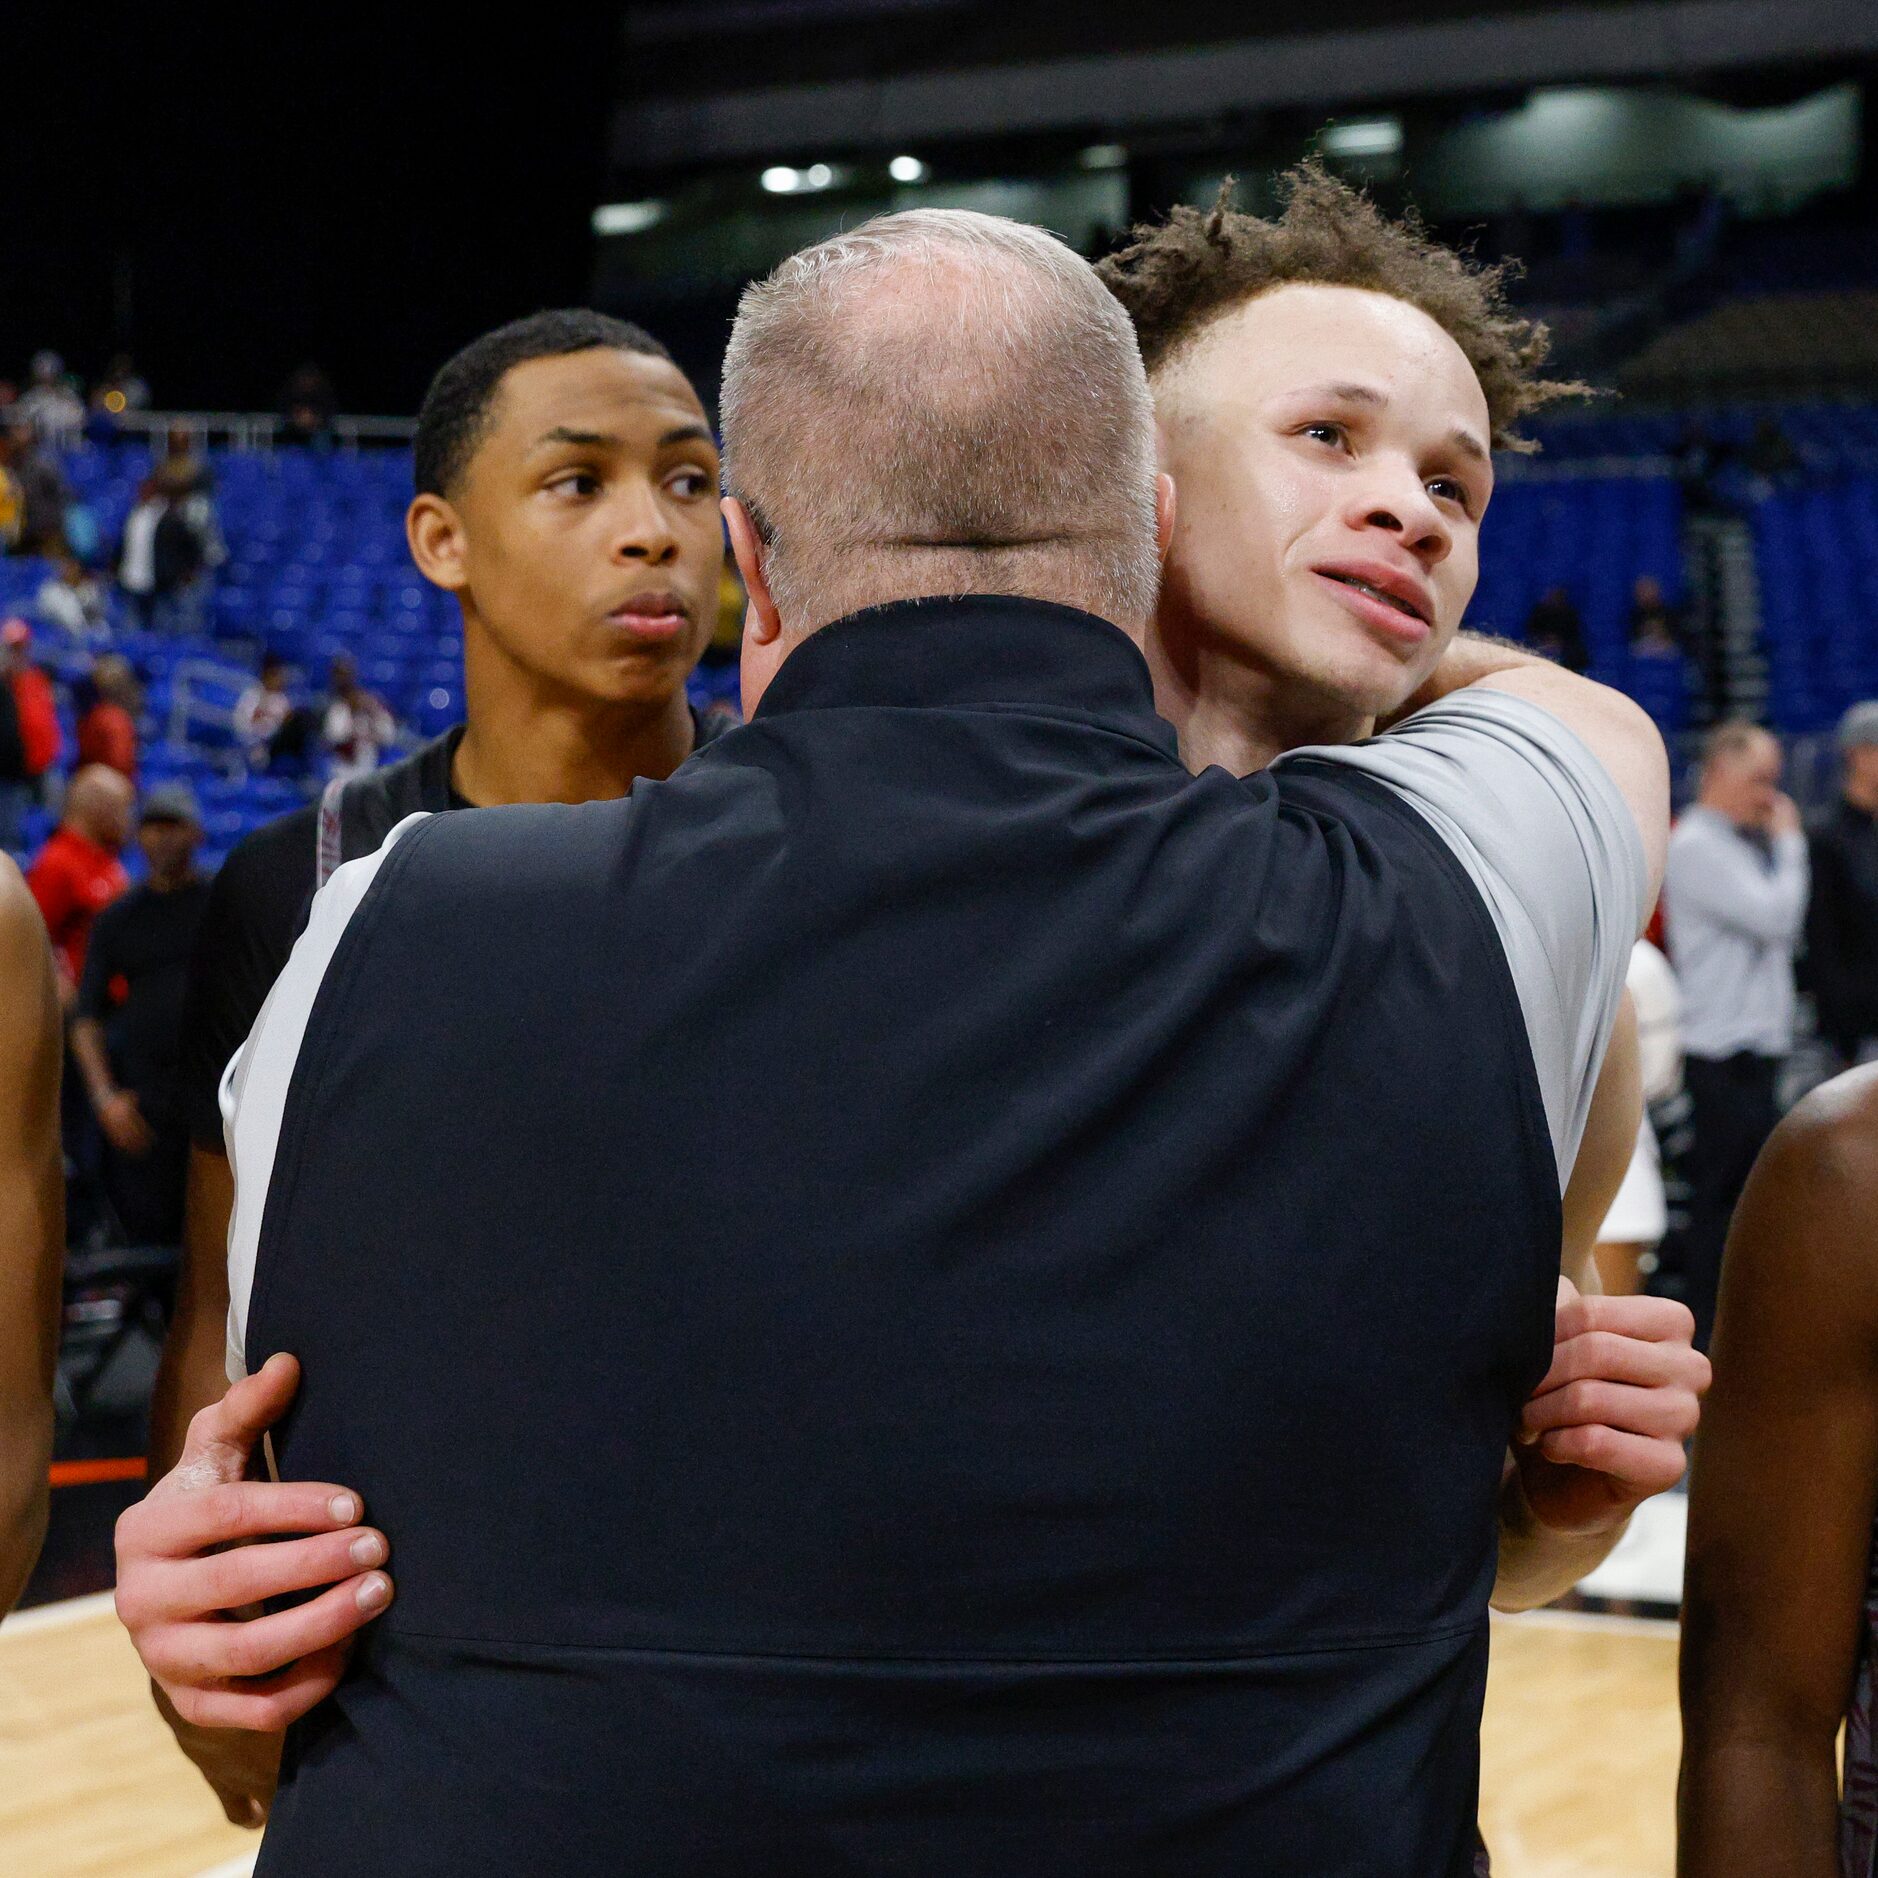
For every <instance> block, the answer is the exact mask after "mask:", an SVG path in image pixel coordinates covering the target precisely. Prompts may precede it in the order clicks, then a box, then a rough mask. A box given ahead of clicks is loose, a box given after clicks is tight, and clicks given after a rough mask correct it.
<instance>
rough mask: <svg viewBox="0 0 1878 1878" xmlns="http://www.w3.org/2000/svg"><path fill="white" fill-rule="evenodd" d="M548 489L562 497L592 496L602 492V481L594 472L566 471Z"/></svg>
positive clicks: (582, 470) (581, 470)
mask: <svg viewBox="0 0 1878 1878" xmlns="http://www.w3.org/2000/svg"><path fill="white" fill-rule="evenodd" d="M548 487H549V488H550V489H552V490H555V491H556V492H557V493H559V494H561V495H568V496H592V495H598V494H599V492H600V479H599V477H598V476H596V475H595V474H594V473H593V471H592V470H584V469H577V470H566V471H563V472H562V474H560V475H559V476H557V477H555V478H554V480H553V481H552V482H550V483H549V484H548Z"/></svg>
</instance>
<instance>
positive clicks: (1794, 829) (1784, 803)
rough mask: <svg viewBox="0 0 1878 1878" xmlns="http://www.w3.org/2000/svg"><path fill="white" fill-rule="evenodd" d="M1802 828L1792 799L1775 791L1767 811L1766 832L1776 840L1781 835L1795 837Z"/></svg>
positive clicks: (1796, 807) (1797, 810)
mask: <svg viewBox="0 0 1878 1878" xmlns="http://www.w3.org/2000/svg"><path fill="white" fill-rule="evenodd" d="M1804 827H1805V823H1803V822H1802V821H1801V820H1800V810H1799V807H1798V805H1797V804H1796V803H1795V802H1794V800H1793V798H1792V797H1791V796H1788V795H1781V794H1780V793H1779V792H1778V791H1776V792H1775V795H1774V800H1773V805H1772V807H1770V808H1769V809H1768V811H1767V832H1768V833H1769V834H1770V835H1772V836H1774V837H1775V838H1776V839H1778V838H1779V837H1780V836H1782V835H1797V834H1799V833H1800V832H1801V831H1802V830H1803V829H1804Z"/></svg>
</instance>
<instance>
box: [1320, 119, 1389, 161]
mask: <svg viewBox="0 0 1878 1878" xmlns="http://www.w3.org/2000/svg"><path fill="white" fill-rule="evenodd" d="M1317 144H1318V148H1319V149H1321V150H1322V151H1323V153H1324V154H1325V156H1337V157H1354V156H1394V155H1395V154H1396V153H1397V151H1399V150H1400V149H1401V148H1402V120H1401V119H1400V118H1397V117H1364V118H1354V119H1352V120H1351V121H1350V122H1349V123H1347V124H1329V125H1326V126H1325V127H1324V129H1323V130H1322V131H1321V132H1320V133H1319V134H1318V138H1317Z"/></svg>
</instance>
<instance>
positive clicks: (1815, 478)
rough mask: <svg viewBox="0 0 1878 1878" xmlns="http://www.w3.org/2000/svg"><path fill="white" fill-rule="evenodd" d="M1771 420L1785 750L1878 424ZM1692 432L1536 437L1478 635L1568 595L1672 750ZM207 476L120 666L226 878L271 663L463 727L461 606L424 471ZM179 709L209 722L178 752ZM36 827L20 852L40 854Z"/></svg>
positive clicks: (383, 459) (149, 749)
mask: <svg viewBox="0 0 1878 1878" xmlns="http://www.w3.org/2000/svg"><path fill="white" fill-rule="evenodd" d="M1769 414H1773V415H1775V416H1777V418H1778V421H1779V422H1780V424H1781V427H1782V430H1783V433H1784V435H1785V436H1786V437H1787V438H1788V440H1789V441H1790V442H1791V444H1792V445H1793V446H1794V449H1795V451H1796V452H1797V453H1798V455H1799V457H1800V459H1801V462H1802V464H1803V465H1804V467H1803V469H1802V470H1800V471H1798V472H1796V473H1795V474H1794V476H1793V477H1792V478H1790V479H1788V480H1787V481H1786V482H1785V483H1784V484H1783V486H1782V487H1780V488H1779V489H1777V490H1774V491H1772V492H1769V491H1768V490H1766V489H1764V488H1763V489H1760V490H1757V491H1750V492H1749V496H1748V498H1747V499H1746V501H1745V503H1744V504H1738V507H1741V508H1742V509H1743V511H1744V512H1745V513H1746V514H1747V515H1748V516H1749V517H1750V519H1751V524H1752V534H1753V541H1754V546H1755V549H1756V553H1757V557H1758V562H1759V574H1760V585H1761V592H1762V612H1763V634H1764V640H1765V646H1764V650H1765V653H1766V657H1767V662H1768V677H1769V709H1770V713H1771V715H1772V718H1773V721H1774V723H1775V725H1776V727H1777V728H1779V729H1781V730H1784V731H1789V732H1793V733H1800V734H1804V733H1810V732H1814V731H1818V730H1820V729H1821V728H1823V727H1824V726H1825V725H1827V724H1828V723H1830V721H1831V719H1832V718H1833V717H1834V716H1835V715H1836V713H1837V712H1838V711H1839V710H1841V709H1842V708H1843V707H1844V705H1845V704H1846V703H1848V702H1850V701H1851V700H1852V699H1853V698H1855V697H1859V696H1867V697H1869V696H1873V695H1878V407H1862V406H1848V405H1816V406H1805V405H1801V406H1795V405H1787V406H1782V407H1778V409H1776V408H1775V407H1768V406H1753V405H1737V406H1730V407H1724V408H1719V409H1711V410H1708V411H1704V412H1702V413H1700V423H1701V426H1702V430H1703V432H1704V434H1705V436H1706V437H1707V438H1708V439H1709V441H1710V442H1711V443H1714V444H1718V445H1722V446H1725V447H1727V448H1731V449H1737V450H1738V449H1740V448H1741V447H1742V446H1744V445H1746V443H1747V442H1748V440H1749V439H1750V438H1751V437H1752V435H1753V433H1754V428H1755V426H1756V424H1757V423H1758V422H1760V421H1761V420H1762V419H1764V418H1765V417H1766V416H1768V415H1769ZM1690 424H1691V418H1690V417H1689V416H1688V415H1686V414H1682V415H1679V414H1677V413H1673V412H1670V413H1635V412H1632V413H1625V412H1623V411H1621V410H1620V409H1618V408H1611V409H1605V410H1597V411H1593V412H1592V413H1590V414H1588V415H1571V416H1562V417H1557V418H1552V419H1549V420H1543V421H1540V422H1538V423H1536V424H1534V425H1533V426H1532V429H1533V431H1534V434H1535V435H1536V436H1537V437H1538V438H1539V439H1540V441H1541V442H1542V443H1543V445H1544V449H1543V451H1542V453H1541V454H1540V455H1539V456H1538V457H1537V458H1534V459H1531V462H1530V466H1529V465H1528V464H1526V463H1518V464H1510V463H1509V464H1506V465H1505V466H1504V468H1503V473H1502V479H1501V483H1500V487H1499V489H1498V491H1497V493H1496V495H1495V497H1494V502H1493V511H1492V517H1491V521H1490V523H1489V525H1488V527H1487V530H1486V535H1485V544H1484V545H1485V552H1484V555H1483V566H1482V570H1481V581H1480V589H1479V594H1478V597H1477V599H1476V602H1475V605H1474V608H1473V611H1472V614H1471V615H1470V623H1472V624H1476V625H1480V626H1483V627H1486V628H1489V629H1491V630H1494V631H1498V632H1502V633H1506V634H1510V635H1515V636H1516V635H1517V634H1518V633H1519V631H1520V629H1521V627H1522V625H1523V622H1524V620H1525V617H1526V614H1527V612H1528V611H1529V609H1530V608H1531V606H1532V604H1533V602H1534V601H1535V600H1536V599H1538V597H1539V596H1540V594H1542V593H1543V592H1544V591H1545V590H1546V589H1547V588H1549V587H1552V586H1554V585H1563V586H1565V587H1566V588H1567V589H1568V590H1569V591H1570V593H1571V595H1572V597H1573V599H1574V600H1575V601H1576V603H1577V605H1578V607H1579V609H1580V611H1581V613H1582V614H1583V616H1584V620H1585V629H1586V639H1587V643H1588V645H1589V648H1590V650H1591V653H1592V658H1593V667H1592V669H1593V671H1594V673H1595V674H1596V675H1597V676H1599V677H1602V678H1604V679H1606V680H1608V681H1609V682H1611V683H1614V684H1618V685H1621V686H1623V687H1625V688H1626V689H1628V690H1629V691H1631V692H1632V694H1633V695H1635V696H1637V697H1638V698H1639V699H1640V700H1641V701H1642V702H1643V703H1644V704H1645V706H1646V708H1648V709H1649V710H1650V711H1651V713H1652V714H1653V715H1654V716H1655V717H1656V718H1657V719H1658V721H1659V722H1660V723H1661V724H1662V725H1663V727H1664V729H1665V731H1666V732H1668V733H1670V734H1671V736H1672V737H1675V736H1676V735H1677V734H1678V733H1680V732H1683V731H1684V730H1685V729H1686V728H1687V727H1688V726H1689V724H1690V721H1691V698H1690V685H1689V681H1688V676H1687V674H1686V672H1685V670H1684V668H1683V667H1682V665H1681V664H1680V662H1677V661H1668V662H1664V661H1651V660H1635V659H1633V658H1632V657H1631V655H1630V652H1629V649H1628V644H1627V628H1628V620H1629V606H1630V596H1631V589H1632V586H1633V583H1634V582H1635V580H1636V578H1637V577H1638V576H1639V575H1641V574H1650V575H1653V576H1655V578H1656V579H1657V580H1658V581H1660V582H1661V584H1662V586H1663V589H1664V592H1665V594H1666V595H1667V596H1668V597H1669V599H1670V600H1671V601H1672V602H1675V601H1677V600H1678V599H1679V598H1680V597H1681V595H1682V588H1683V580H1684V555H1683V547H1682V542H1683V533H1684V528H1683V524H1684V508H1685V504H1684V485H1683V484H1682V483H1681V482H1680V481H1679V480H1678V476H1677V473H1676V463H1675V458H1676V455H1677V453H1678V451H1679V450H1680V449H1681V448H1682V446H1683V445H1684V444H1685V443H1686V441H1687V438H1688V435H1689V428H1690ZM210 461H211V465H212V467H213V470H214V473H215V479H216V500H217V503H218V506H219V510H220V515H221V521H222V526H223V530H224V533H225V535H226V537H227V541H228V547H229V559H228V562H227V564H226V565H225V566H224V567H223V568H222V569H221V570H220V572H219V575H218V576H217V578H216V580H215V582H214V586H213V591H212V593H211V594H210V596H209V599H208V604H207V606H206V608H205V609H204V618H203V621H202V630H201V631H200V632H199V633H193V634H186V635H185V634H139V633H132V632H129V631H125V632H123V633H122V634H121V635H120V637H119V640H118V645H119V649H121V650H123V651H124V652H125V653H126V654H127V655H128V656H129V657H130V659H131V661H132V663H133V664H134V665H135V666H136V668H137V670H138V672H139V674H140V676H141V677H142V679H143V682H144V685H145V688H146V733H145V755H144V780H145V781H146V782H149V781H154V780H157V779H159V778H163V777H168V776H182V777H186V778H187V779H188V780H189V781H190V782H192V783H193V784H194V786H195V788H196V789H197V791H198V794H199V796H200V798H201V800H202V803H203V806H204V810H205V819H206V822H207V835H208V841H207V858H208V860H209V861H210V862H211V863H213V862H215V861H218V860H219V859H220V858H221V857H222V856H223V855H225V854H226V852H227V850H228V849H229V848H230V847H231V846H232V845H233V844H234V842H235V841H236V840H237V839H239V838H240V836H241V835H242V834H243V833H245V832H246V831H247V830H248V829H250V828H252V827H254V826H255V825H257V824H258V823H260V822H262V821H265V820H267V819H269V818H270V817H271V816H274V815H276V814H279V813H280V812H281V811H282V810H283V809H285V808H288V807H291V806H293V805H295V804H296V803H298V802H300V801H302V800H304V799H305V795H306V786H305V785H303V784H300V783H297V782H293V781H286V780H281V779H278V778H265V777H255V776H251V775H250V774H248V772H247V771H246V769H245V767H244V766H243V765H242V764H241V762H240V761H239V760H238V758H237V756H236V753H235V751H234V749H233V747H232V738H231V735H230V733H229V730H228V728H227V725H226V722H225V713H226V711H227V709H228V708H229V707H232V704H233V701H234V698H235V696H236V694H237V692H238V691H239V689H240V687H241V685H242V684H243V683H244V682H245V681H246V676H247V674H248V673H250V672H251V671H252V670H253V668H254V665H255V663H256V661H257V659H258V656H259V653H260V651H261V649H262V648H263V647H264V646H265V647H272V648H275V649H278V650H279V651H281V652H282V653H284V654H285V655H286V657H287V658H288V659H289V660H291V661H292V662H293V663H294V664H295V665H296V666H298V667H299V669H300V672H301V674H302V676H303V679H304V682H305V684H306V685H307V686H308V687H310V688H313V689H317V688H318V687H319V686H320V685H321V684H322V682H323V680H324V676H325V672H326V667H327V663H328V661H329V660H330V659H331V658H332V657H333V656H334V654H336V653H339V652H348V653H350V654H352V655H353V657H355V658H356V659H357V661H358V664H359V669H360V674H361V676H362V678H363V679H364V682H365V683H366V684H367V685H368V686H369V687H371V688H372V689H373V690H375V691H377V692H378V693H379V694H380V695H381V696H383V697H384V698H385V700H386V701H387V703H388V704H390V706H391V707H392V709H393V710H394V711H395V712H396V713H397V714H398V716H399V718H400V720H401V721H402V722H403V723H404V724H405V725H406V726H407V727H408V728H409V731H410V733H411V735H412V737H413V738H416V737H421V736H425V735H429V734H433V733H434V732H435V731H436V730H438V729H440V728H442V727H443V726H445V725H447V724H450V723H452V722H454V721H456V719H457V717H458V716H459V715H460V712H461V708H462V640H461V627H460V621H459V619H458V616H457V611H456V606H455V603H454V601H452V600H451V599H450V598H449V597H448V596H447V595H445V594H442V593H440V592H438V591H437V590H436V589H434V588H432V587H430V586H429V585H428V584H427V583H426V582H425V581H423V580H422V579H421V578H420V577H419V576H418V574H417V573H416V571H415V569H414V568H413V567H412V566H411V564H410V560H409V556H408V554H407V552H406V549H405V544H404V531H403V519H402V518H403V510H404V506H405V503H406V501H407V499H408V495H409V490H410V457H409V455H408V453H406V452H404V451H402V450H397V449H382V450H372V449H362V450H358V451H330V452H314V451H281V452H277V453H266V452H258V451H241V450H218V451H215V452H212V453H211V457H210ZM65 465H66V470H67V474H68V476H69V477H70V480H71V482H72V485H73V488H74V490H75V491H76V493H77V494H78V496H79V497H80V499H81V500H83V501H84V502H85V503H86V504H87V505H88V506H89V507H90V508H91V510H92V512H93V514H94V516H95V518H96V520H97V523H98V526H99V530H100V533H101V536H102V538H103V539H104V540H105V541H107V542H110V541H114V540H115V539H116V537H117V535H118V533H119V532H120V530H121V528H122V525H123V521H124V517H125V515H126V513H127V512H128V510H129V507H130V505H131V502H132V500H133V499H134V495H135V491H136V488H137V485H138V483H139V482H140V481H141V479H142V478H143V476H144V475H146V474H147V473H148V469H149V458H148V455H147V453H145V452H144V451H142V450H140V449H137V448H133V447H128V446H123V447H119V448H115V449H86V450H80V451H75V452H73V453H71V454H70V455H68V456H67V457H66V459H65ZM46 572H47V569H46V566H45V564H44V563H43V562H39V561H35V560H23V559H13V560H0V613H7V614H11V613H22V614H25V615H26V616H27V617H29V618H30V617H31V616H32V612H33V600H34V596H35V594H36V593H37V591H38V588H39V585H40V583H41V581H42V580H43V579H44V578H45V575H46ZM35 650H36V651H37V652H38V653H39V654H40V655H41V656H42V657H43V659H44V662H46V663H47V664H48V665H50V666H51V667H52V669H53V670H54V671H55V673H57V674H59V675H60V676H63V677H67V678H70V677H73V676H76V674H77V673H78V671H80V670H81V669H82V668H83V664H84V658H83V656H82V655H80V654H78V653H76V652H73V651H70V650H68V649H64V648H63V647H62V641H61V639H60V636H59V635H58V634H57V632H56V631H54V630H53V629H50V628H46V629H43V630H42V631H41V632H40V633H39V634H38V636H37V640H36V645H35ZM181 688H186V690H187V693H188V696H189V697H190V698H191V699H194V700H196V701H197V703H198V705H199V706H201V707H204V708H199V709H197V710H196V711H195V712H193V713H192V714H190V716H189V718H188V722H187V724H186V725H185V726H183V729H184V731H185V734H184V735H183V736H182V737H181V738H180V739H178V740H176V741H172V740H171V739H170V736H169V734H168V733H169V731H170V728H171V725H172V717H173V708H172V707H173V706H174V705H175V703H176V698H177V693H178V690H179V689H181ZM726 694H729V695H732V696H734V668H719V669H717V670H716V671H714V672H711V673H707V674H705V675H704V676H703V677H701V679H700V681H699V683H698V685H697V687H696V695H697V696H699V698H700V699H701V700H703V699H706V698H710V697H723V696H725V695H726ZM218 706H219V711H218V709H217V707H218ZM69 747H70V745H69V742H68V749H69ZM43 826H44V824H43V821H41V822H40V823H38V824H36V825H35V826H34V827H33V828H32V829H30V830H29V831H28V840H29V844H30V843H32V842H34V841H36V839H37V837H38V835H39V834H40V832H41V831H42V829H43Z"/></svg>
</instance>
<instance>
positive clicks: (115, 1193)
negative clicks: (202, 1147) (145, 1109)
mask: <svg viewBox="0 0 1878 1878" xmlns="http://www.w3.org/2000/svg"><path fill="white" fill-rule="evenodd" d="M153 1132H154V1133H155V1135H156V1140H155V1141H154V1142H153V1143H152V1144H151V1147H150V1152H149V1153H148V1154H120V1153H119V1152H118V1151H117V1149H116V1148H114V1147H112V1146H111V1144H110V1143H109V1142H108V1141H107V1142H106V1143H105V1144H104V1166H103V1174H104V1190H105V1192H106V1193H107V1194H108V1195H109V1196H110V1199H111V1205H112V1207H113V1209H114V1210H115V1211H116V1213H117V1218H118V1224H119V1225H120V1226H121V1227H122V1228H123V1230H124V1243H125V1244H126V1245H135V1246H146V1245H179V1244H181V1242H182V1236H183V1187H184V1184H185V1182H186V1181H187V1180H188V1177H189V1131H188V1129H186V1128H180V1127H177V1126H176V1125H174V1124H173V1123H172V1124H162V1125H159V1126H158V1127H157V1128H156V1129H155V1130H154V1131H153Z"/></svg>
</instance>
